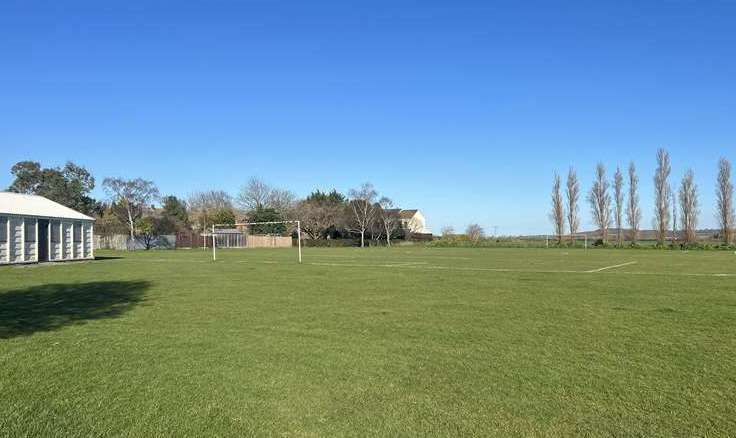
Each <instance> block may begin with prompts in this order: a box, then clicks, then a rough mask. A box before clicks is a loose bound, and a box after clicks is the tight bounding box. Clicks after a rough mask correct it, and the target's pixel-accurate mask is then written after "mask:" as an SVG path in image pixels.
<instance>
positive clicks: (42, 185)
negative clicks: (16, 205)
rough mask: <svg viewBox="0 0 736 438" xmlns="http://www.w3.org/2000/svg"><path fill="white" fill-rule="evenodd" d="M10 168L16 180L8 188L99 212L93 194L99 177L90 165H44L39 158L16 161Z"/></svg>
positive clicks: (85, 210) (74, 207)
mask: <svg viewBox="0 0 736 438" xmlns="http://www.w3.org/2000/svg"><path fill="white" fill-rule="evenodd" d="M10 172H11V173H12V174H13V176H14V180H13V182H12V184H11V185H10V187H8V190H9V191H11V192H16V193H26V194H31V195H39V196H43V197H45V198H48V199H51V200H52V201H55V202H58V203H59V204H62V205H65V206H67V207H69V208H72V209H74V210H77V211H81V212H82V213H85V214H90V215H91V214H94V213H95V212H97V210H98V208H97V203H96V202H95V200H94V199H93V198H92V197H90V196H89V193H90V192H91V191H92V190H93V189H94V188H95V179H94V177H93V176H92V174H90V173H89V171H88V170H87V169H85V168H84V167H82V166H78V165H76V164H74V163H72V162H71V161H70V162H68V163H66V164H65V165H64V167H62V168H58V167H49V168H43V167H41V164H40V163H38V162H36V161H21V162H18V163H16V164H15V165H14V166H13V167H12V168H11V169H10Z"/></svg>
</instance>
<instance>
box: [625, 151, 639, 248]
mask: <svg viewBox="0 0 736 438" xmlns="http://www.w3.org/2000/svg"><path fill="white" fill-rule="evenodd" d="M626 219H627V221H628V222H629V228H630V229H631V242H632V243H636V241H637V240H639V228H640V227H641V209H640V208H639V177H638V176H637V175H636V166H635V165H634V162H633V161H632V162H631V163H629V199H628V203H627V204H626Z"/></svg>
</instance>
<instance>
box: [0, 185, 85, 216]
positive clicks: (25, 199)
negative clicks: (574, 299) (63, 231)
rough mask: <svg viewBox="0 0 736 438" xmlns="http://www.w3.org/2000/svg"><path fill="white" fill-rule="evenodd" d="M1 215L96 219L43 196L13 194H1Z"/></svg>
mask: <svg viewBox="0 0 736 438" xmlns="http://www.w3.org/2000/svg"><path fill="white" fill-rule="evenodd" d="M0 214H14V215H19V216H40V217H53V218H60V219H80V220H88V221H93V220H94V218H91V217H89V216H87V215H85V214H82V213H80V212H78V211H75V210H72V209H71V208H69V207H65V206H63V205H61V204H59V203H58V202H54V201H52V200H50V199H47V198H44V197H43V196H36V195H26V194H23V193H11V192H0Z"/></svg>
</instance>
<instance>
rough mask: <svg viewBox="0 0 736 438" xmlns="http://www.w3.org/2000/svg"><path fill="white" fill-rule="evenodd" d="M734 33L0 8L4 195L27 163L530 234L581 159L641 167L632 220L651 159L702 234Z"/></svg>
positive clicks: (655, 12) (708, 27)
mask: <svg viewBox="0 0 736 438" xmlns="http://www.w3.org/2000/svg"><path fill="white" fill-rule="evenodd" d="M734 23H736V2H731V1H729V2H724V3H719V2H695V1H671V2H641V1H627V2H621V1H616V2H609V3H604V2H590V1H585V2H582V1H581V2H572V1H569V2H558V3H553V2H518V1H509V2H487V1H478V2H448V1H445V2H430V1H412V2H408V1H396V0H392V1H385V2H383V1H381V2H379V1H371V2H360V3H359V2H346V1H329V2H326V1H322V2H321V1H292V2H286V1H265V0H264V1H206V2H205V1H202V2H197V1H176V2H173V1H172V2H164V1H140V2H134V1H83V2H82V1H63V2H52V1H43V2H40V1H29V0H21V1H14V0H5V1H3V2H2V3H0V151H1V153H0V169H1V170H0V185H1V186H7V185H8V184H9V183H10V181H11V179H10V174H9V168H10V166H11V165H12V164H13V163H15V162H16V161H19V160H26V159H32V160H38V161H41V162H42V163H43V164H44V165H61V164H63V163H64V162H65V161H67V160H73V161H75V162H77V163H79V164H82V165H84V166H86V167H88V168H89V169H90V170H92V171H93V173H94V175H95V177H96V178H97V180H98V182H101V181H102V179H103V178H104V177H106V176H123V177H143V178H147V179H151V180H153V181H155V182H156V183H157V184H158V185H159V187H160V188H161V190H162V192H163V193H166V194H169V193H170V194H176V195H180V196H186V195H187V194H189V193H191V192H192V191H195V190H201V189H209V188H213V189H225V190H227V191H229V192H231V193H233V194H234V193H236V192H237V190H238V188H239V186H240V185H241V184H242V183H243V182H245V181H246V180H247V179H248V177H249V176H251V175H258V176H261V177H262V178H264V179H265V180H267V181H268V182H270V183H272V184H275V185H279V186H283V187H286V188H289V189H292V190H293V191H295V192H296V193H297V194H299V195H302V196H303V195H306V194H307V193H309V192H310V191H311V190H312V189H315V188H320V189H330V188H332V187H335V188H337V189H338V190H341V191H346V190H347V189H349V188H350V187H354V186H357V185H359V184H360V183H361V182H363V181H371V182H373V183H374V184H375V185H376V187H377V189H378V190H379V191H380V192H381V193H382V194H385V195H387V196H389V197H391V198H393V199H395V200H396V201H397V202H399V203H400V205H401V206H403V207H413V208H420V209H421V210H423V211H424V212H425V215H426V216H427V218H428V220H429V224H430V226H431V227H432V228H433V230H434V231H439V229H440V227H441V226H442V225H446V224H450V225H454V226H455V227H456V228H457V229H463V228H464V227H465V225H466V224H467V223H469V222H478V223H480V224H481V225H483V226H484V227H486V229H487V230H489V231H492V230H493V226H494V225H497V226H498V227H499V233H503V234H511V233H546V232H550V230H551V226H550V224H549V221H548V219H547V211H548V205H549V188H550V183H551V180H552V175H553V173H554V172H555V171H556V170H557V171H559V172H560V173H564V172H566V171H567V168H568V166H570V165H574V166H575V167H577V168H578V170H579V174H580V177H581V179H582V182H583V188H584V189H585V190H587V189H588V188H589V187H590V182H591V180H592V173H593V169H594V166H595V163H596V161H597V160H602V161H603V162H605V163H606V164H607V165H608V166H609V168H613V167H614V166H615V165H616V164H621V165H622V166H625V165H626V163H627V162H628V161H629V160H632V159H633V160H635V161H636V163H637V164H638V165H639V168H640V170H641V179H642V184H641V190H642V193H641V198H642V204H643V210H644V213H645V217H644V223H645V225H649V224H650V222H651V211H652V207H651V205H652V203H651V198H652V188H651V187H652V186H651V177H652V173H653V169H654V154H655V150H656V148H657V147H660V146H664V147H666V148H668V149H669V150H670V152H671V154H672V161H673V180H674V181H676V180H678V179H679V178H680V176H681V175H682V173H683V172H684V170H685V169H686V167H688V166H692V167H693V168H694V170H695V173H696V179H697V182H698V184H699V186H700V189H701V200H702V204H703V208H702V209H703V212H702V215H701V223H702V225H704V226H709V225H713V224H714V222H715V221H714V219H713V198H714V196H713V190H714V183H713V181H714V178H715V166H716V161H717V159H718V157H719V156H722V155H725V156H727V157H729V158H730V159H732V160H736V26H735V25H734ZM6 169H7V170H6ZM611 170H612V169H611ZM674 181H673V182H674ZM96 195H98V196H102V192H101V191H98V190H96ZM581 213H582V215H583V219H584V220H583V223H584V226H585V227H589V226H590V225H589V224H590V220H589V217H590V215H589V214H588V208H587V205H586V206H584V207H583V209H582V211H581Z"/></svg>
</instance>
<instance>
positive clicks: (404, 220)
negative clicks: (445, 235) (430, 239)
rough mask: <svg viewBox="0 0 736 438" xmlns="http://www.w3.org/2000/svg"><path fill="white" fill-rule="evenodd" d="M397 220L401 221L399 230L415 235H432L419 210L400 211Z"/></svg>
mask: <svg viewBox="0 0 736 438" xmlns="http://www.w3.org/2000/svg"><path fill="white" fill-rule="evenodd" d="M399 220H400V221H401V228H403V229H404V230H407V231H410V232H412V233H415V234H432V231H430V229H429V228H427V221H426V220H425V219H424V215H423V214H422V212H421V211H419V210H400V211H399Z"/></svg>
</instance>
